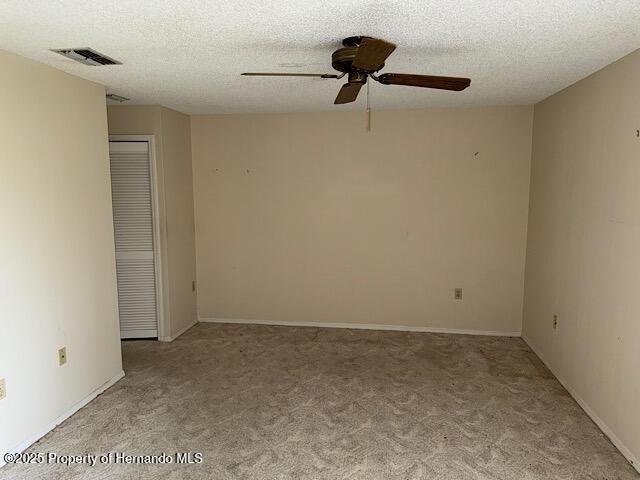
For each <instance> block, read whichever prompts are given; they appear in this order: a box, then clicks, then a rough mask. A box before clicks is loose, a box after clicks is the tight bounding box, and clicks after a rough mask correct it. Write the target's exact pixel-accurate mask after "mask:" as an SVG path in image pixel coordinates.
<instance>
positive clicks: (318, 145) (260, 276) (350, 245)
mask: <svg viewBox="0 0 640 480" xmlns="http://www.w3.org/2000/svg"><path fill="white" fill-rule="evenodd" d="M364 120H365V118H364V114H363V113H312V114H278V115H228V116H225V115H222V116H193V117H191V132H192V148H193V170H194V188H195V190H194V192H195V204H196V245H197V267H198V285H199V289H198V294H199V304H198V308H199V314H200V316H201V318H204V319H206V318H234V319H253V320H269V321H279V322H337V323H353V324H357V323H359V324H378V325H397V326H413V327H430V328H446V329H465V330H475V331H494V332H519V331H520V329H521V318H522V295H523V281H524V255H525V241H526V222H527V205H528V194H529V190H528V189H529V166H530V154H531V151H530V148H531V125H532V108H531V107H508V108H483V109H430V110H415V111H384V112H374V114H373V119H372V131H371V132H369V133H367V132H366V131H365V121H364ZM455 287H463V289H464V300H463V301H455V300H454V298H453V293H454V288H455Z"/></svg>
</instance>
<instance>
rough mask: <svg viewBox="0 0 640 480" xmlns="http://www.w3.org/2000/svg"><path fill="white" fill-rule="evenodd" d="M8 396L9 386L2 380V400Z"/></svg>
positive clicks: (0, 383)
mask: <svg viewBox="0 0 640 480" xmlns="http://www.w3.org/2000/svg"><path fill="white" fill-rule="evenodd" d="M6 396H7V384H6V383H5V382H4V378H0V400H2V399H3V398H4V397H6Z"/></svg>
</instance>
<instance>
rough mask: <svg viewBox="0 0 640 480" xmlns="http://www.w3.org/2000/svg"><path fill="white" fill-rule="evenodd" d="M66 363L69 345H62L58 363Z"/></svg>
mask: <svg viewBox="0 0 640 480" xmlns="http://www.w3.org/2000/svg"><path fill="white" fill-rule="evenodd" d="M65 363H67V347H62V348H61V349H60V350H58V364H59V365H60V366H62V365H64V364H65Z"/></svg>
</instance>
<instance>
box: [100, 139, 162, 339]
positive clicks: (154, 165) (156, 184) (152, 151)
mask: <svg viewBox="0 0 640 480" xmlns="http://www.w3.org/2000/svg"><path fill="white" fill-rule="evenodd" d="M155 137H156V136H155V135H109V141H110V142H147V144H148V145H149V177H150V178H149V181H150V183H151V218H152V221H153V263H154V268H155V273H156V274H155V277H156V278H155V284H156V312H157V315H158V319H157V320H158V340H160V341H163V340H165V339H166V338H168V337H169V336H170V335H171V333H170V332H171V330H170V328H169V317H168V316H167V315H166V311H165V303H164V298H165V295H164V288H163V285H164V282H163V279H164V275H163V268H162V267H163V266H162V246H163V243H164V241H163V238H162V235H161V232H162V229H161V225H160V223H161V222H160V218H161V217H160V211H161V209H160V205H161V202H160V200H161V197H160V192H161V191H162V189H161V186H160V171H159V168H158V161H157V155H156V138H155ZM109 176H111V165H109Z"/></svg>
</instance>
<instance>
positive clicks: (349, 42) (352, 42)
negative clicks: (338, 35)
mask: <svg viewBox="0 0 640 480" xmlns="http://www.w3.org/2000/svg"><path fill="white" fill-rule="evenodd" d="M365 38H371V37H366V36H362V35H358V36H355V37H347V38H345V39H344V40H342V45H344V46H345V47H359V46H360V44H361V43H362V40H364V39H365Z"/></svg>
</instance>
